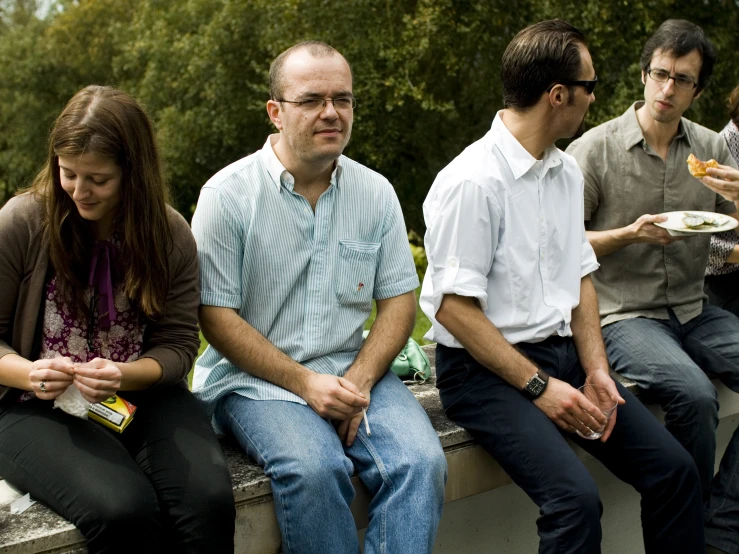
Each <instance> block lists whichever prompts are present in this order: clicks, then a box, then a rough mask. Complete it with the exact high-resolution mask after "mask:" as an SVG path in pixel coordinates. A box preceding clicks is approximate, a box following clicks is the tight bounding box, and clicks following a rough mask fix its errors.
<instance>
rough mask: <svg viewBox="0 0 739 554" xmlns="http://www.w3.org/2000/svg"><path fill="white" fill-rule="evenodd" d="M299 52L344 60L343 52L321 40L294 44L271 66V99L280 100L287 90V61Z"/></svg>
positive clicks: (317, 56)
mask: <svg viewBox="0 0 739 554" xmlns="http://www.w3.org/2000/svg"><path fill="white" fill-rule="evenodd" d="M298 50H307V51H308V53H309V54H310V55H311V56H314V57H316V58H328V57H331V56H341V57H342V58H344V56H342V55H341V52H339V51H338V50H337V49H336V48H334V47H333V46H329V45H328V44H326V43H325V42H321V41H319V40H305V41H303V42H299V43H297V44H294V45H293V46H291V47H290V48H288V49H287V50H285V51H284V52H282V53H281V54H280V55H279V56H277V57H276V58H275V59H274V60H273V61H272V64H271V65H270V66H269V97H270V99H272V100H279V99H281V98H282V93H283V91H284V89H285V76H284V72H283V67H284V65H285V60H287V58H289V57H290V55H291V54H293V53H295V52H297V51H298ZM344 61H346V58H344ZM346 63H347V65H349V62H346ZM349 71H351V66H349ZM353 80H354V75H353V74H352V81H353Z"/></svg>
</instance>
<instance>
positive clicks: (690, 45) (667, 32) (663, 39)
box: [641, 19, 716, 94]
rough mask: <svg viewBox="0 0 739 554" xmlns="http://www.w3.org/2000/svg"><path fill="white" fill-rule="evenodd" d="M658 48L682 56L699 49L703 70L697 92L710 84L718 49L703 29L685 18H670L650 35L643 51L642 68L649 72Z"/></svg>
mask: <svg viewBox="0 0 739 554" xmlns="http://www.w3.org/2000/svg"><path fill="white" fill-rule="evenodd" d="M657 50H663V51H665V52H669V53H671V54H672V55H673V56H675V57H677V58H680V57H682V56H687V55H688V54H690V53H691V52H692V51H693V50H697V51H698V53H699V54H700V56H701V72H700V75H698V87H697V88H696V91H695V93H696V94H698V93H699V92H700V91H701V90H703V89H704V88H706V86H708V81H709V79H710V78H711V74H712V73H713V66H714V64H715V63H716V49H715V48H714V47H713V44H711V41H710V40H708V38H707V37H706V35H705V34H704V33H703V29H701V28H700V27H698V25H696V24H695V23H691V22H690V21H686V20H685V19H668V20H667V21H665V22H664V23H663V24H662V25H660V26H659V28H658V29H657V30H656V31H655V33H654V34H653V35H652V36H651V37H649V40H647V43H646V44H645V45H644V50H642V53H641V69H642V71H643V72H645V73H646V72H647V71H649V69H650V65H651V63H652V57H653V56H654V53H655V52H656V51H657Z"/></svg>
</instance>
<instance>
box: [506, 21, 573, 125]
mask: <svg viewBox="0 0 739 554" xmlns="http://www.w3.org/2000/svg"><path fill="white" fill-rule="evenodd" d="M581 46H585V47H587V41H586V40H585V35H583V34H582V33H581V32H580V31H579V30H578V29H576V28H575V27H573V26H572V25H570V24H569V23H567V22H566V21H562V20H561V19H551V20H549V21H540V22H539V23H534V24H533V25H529V26H528V27H526V28H525V29H523V30H522V31H519V33H518V34H517V35H516V36H515V37H513V40H512V41H511V42H510V43H509V44H508V46H507V48H506V50H505V52H504V53H503V60H502V62H501V66H500V79H501V81H502V83H503V102H504V104H505V107H506V108H513V109H515V110H518V111H524V110H527V109H528V108H531V107H532V106H534V105H536V103H537V102H538V101H539V98H541V95H542V94H543V93H544V92H546V90H547V88H549V87H550V86H551V85H553V84H556V83H558V82H564V81H576V80H578V79H579V77H580V71H581V70H582V62H581V59H580V48H581Z"/></svg>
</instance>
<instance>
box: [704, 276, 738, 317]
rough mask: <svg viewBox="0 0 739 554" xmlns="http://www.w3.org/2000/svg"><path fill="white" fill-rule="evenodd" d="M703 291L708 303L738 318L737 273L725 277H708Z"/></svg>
mask: <svg viewBox="0 0 739 554" xmlns="http://www.w3.org/2000/svg"><path fill="white" fill-rule="evenodd" d="M704 291H705V293H706V294H707V295H708V303H709V304H713V305H714V306H718V307H719V308H723V309H724V310H726V311H729V312H731V313H732V314H734V315H736V316H739V271H735V272H734V273H727V274H726V275H708V276H707V277H706V284H705V286H704Z"/></svg>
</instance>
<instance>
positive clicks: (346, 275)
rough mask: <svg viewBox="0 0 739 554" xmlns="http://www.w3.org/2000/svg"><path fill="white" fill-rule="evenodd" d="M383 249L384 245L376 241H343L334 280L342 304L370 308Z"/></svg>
mask: <svg viewBox="0 0 739 554" xmlns="http://www.w3.org/2000/svg"><path fill="white" fill-rule="evenodd" d="M379 250H380V244H379V243H376V242H360V241H354V240H340V241H339V256H338V260H337V262H336V275H335V279H334V286H335V287H336V298H337V300H338V301H339V304H342V305H345V306H357V307H367V308H368V309H369V306H371V304H372V291H373V289H374V283H375V271H376V270H377V253H378V252H379Z"/></svg>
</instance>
